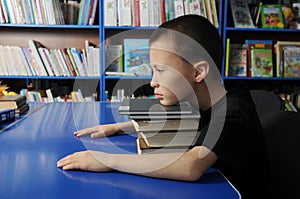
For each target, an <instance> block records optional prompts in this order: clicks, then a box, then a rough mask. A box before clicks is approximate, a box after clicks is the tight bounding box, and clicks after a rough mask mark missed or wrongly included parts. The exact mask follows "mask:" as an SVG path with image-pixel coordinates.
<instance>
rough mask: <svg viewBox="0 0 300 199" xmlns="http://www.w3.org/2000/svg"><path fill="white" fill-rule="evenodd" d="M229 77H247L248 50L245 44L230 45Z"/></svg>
mask: <svg viewBox="0 0 300 199" xmlns="http://www.w3.org/2000/svg"><path fill="white" fill-rule="evenodd" d="M229 54H230V57H229V71H228V76H243V77H246V76H247V49H246V45H245V44H230V53H229Z"/></svg>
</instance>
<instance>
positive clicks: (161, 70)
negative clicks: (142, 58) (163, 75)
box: [156, 68, 164, 72]
mask: <svg viewBox="0 0 300 199" xmlns="http://www.w3.org/2000/svg"><path fill="white" fill-rule="evenodd" d="M156 71H157V72H164V70H163V69H159V68H157V69H156Z"/></svg>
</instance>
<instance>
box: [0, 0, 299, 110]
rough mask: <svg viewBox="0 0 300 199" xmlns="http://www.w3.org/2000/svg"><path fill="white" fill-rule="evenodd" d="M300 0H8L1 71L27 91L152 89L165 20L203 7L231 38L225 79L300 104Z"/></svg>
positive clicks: (2, 7) (15, 87)
mask: <svg viewBox="0 0 300 199" xmlns="http://www.w3.org/2000/svg"><path fill="white" fill-rule="evenodd" d="M299 9H300V1H299V0H265V1H259V0H103V1H101V0H100V1H98V0H86V1H83V0H82V1H79V0H77V1H76V0H75V1H74V0H73V1H72V0H54V1H47V0H37V1H33V0H22V1H17V0H11V1H1V3H0V28H1V32H0V81H1V85H6V86H7V87H9V88H7V89H6V91H7V92H4V93H5V94H10V93H17V94H18V93H21V94H22V95H26V96H27V100H28V101H31V102H32V101H39V102H45V103H46V102H60V101H94V100H97V101H120V100H122V99H123V98H124V97H127V96H128V97H130V96H132V95H134V96H135V97H144V96H147V97H149V96H150V97H151V95H152V89H151V87H150V86H149V83H150V80H151V69H150V67H149V47H148V46H147V41H148V39H149V36H150V35H151V33H152V32H153V30H154V29H155V28H156V27H157V26H158V25H159V24H161V23H163V22H164V21H167V20H170V19H172V18H175V17H178V16H181V15H185V14H199V15H203V16H205V17H207V18H208V19H209V20H210V21H211V23H212V24H214V25H215V27H216V29H217V30H218V32H219V34H220V35H221V37H222V39H223V44H224V55H225V56H224V61H223V71H222V77H223V81H224V84H225V86H226V87H230V86H232V85H233V84H236V83H239V82H244V83H246V84H247V85H248V86H249V87H250V88H251V89H261V90H271V91H274V92H275V93H276V94H278V95H279V96H280V97H282V99H284V100H285V102H286V109H287V110H290V111H297V110H298V109H299V108H300V81H299V80H300V37H299V33H300V11H299Z"/></svg>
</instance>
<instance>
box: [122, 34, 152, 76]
mask: <svg viewBox="0 0 300 199" xmlns="http://www.w3.org/2000/svg"><path fill="white" fill-rule="evenodd" d="M148 42H149V39H124V72H129V73H135V74H136V75H137V76H151V75H152V69H151V66H150V58H149V44H148Z"/></svg>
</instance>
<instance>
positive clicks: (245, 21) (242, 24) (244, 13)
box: [230, 0, 255, 28]
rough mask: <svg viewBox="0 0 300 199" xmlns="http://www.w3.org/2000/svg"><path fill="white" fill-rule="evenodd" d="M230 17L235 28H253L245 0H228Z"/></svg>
mask: <svg viewBox="0 0 300 199" xmlns="http://www.w3.org/2000/svg"><path fill="white" fill-rule="evenodd" d="M230 6H231V12H232V18H233V22H234V27H236V28H255V26H254V24H253V20H252V18H251V13H250V9H249V5H248V1H247V0H230Z"/></svg>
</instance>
